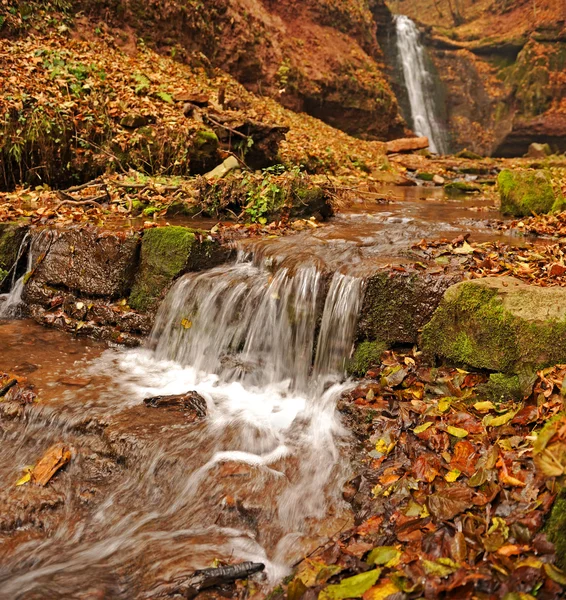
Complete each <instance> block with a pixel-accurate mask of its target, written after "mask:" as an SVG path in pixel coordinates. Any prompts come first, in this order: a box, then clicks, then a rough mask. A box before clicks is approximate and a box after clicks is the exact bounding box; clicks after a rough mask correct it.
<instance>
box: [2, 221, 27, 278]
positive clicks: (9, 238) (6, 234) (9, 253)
mask: <svg viewBox="0 0 566 600" xmlns="http://www.w3.org/2000/svg"><path fill="white" fill-rule="evenodd" d="M25 233H26V228H25V227H21V226H20V225H17V224H14V223H0V272H1V271H2V270H4V271H9V270H10V269H11V268H12V266H13V264H14V263H15V262H16V259H17V257H18V251H19V249H20V245H21V243H22V240H23V239H24V235H25ZM0 279H1V278H0Z"/></svg>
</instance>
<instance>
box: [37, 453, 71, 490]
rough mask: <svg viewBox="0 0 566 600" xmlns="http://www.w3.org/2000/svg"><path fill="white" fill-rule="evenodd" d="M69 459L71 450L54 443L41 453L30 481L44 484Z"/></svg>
mask: <svg viewBox="0 0 566 600" xmlns="http://www.w3.org/2000/svg"><path fill="white" fill-rule="evenodd" d="M70 460H71V451H70V450H69V448H68V447H67V446H64V445H63V444H55V445H54V446H51V448H49V450H47V452H46V453H45V454H44V455H43V457H42V458H41V460H40V461H39V462H38V463H37V465H36V466H35V468H34V469H33V473H32V476H31V478H32V481H33V482H34V483H36V484H37V485H41V486H45V485H47V483H48V482H49V481H50V479H51V478H52V477H53V475H55V473H57V471H58V470H59V469H61V467H64V466H65V465H66V464H67V463H68V462H69V461H70Z"/></svg>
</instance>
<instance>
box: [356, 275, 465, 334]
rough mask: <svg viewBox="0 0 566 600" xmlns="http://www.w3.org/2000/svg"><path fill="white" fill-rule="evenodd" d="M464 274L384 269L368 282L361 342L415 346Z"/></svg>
mask: <svg viewBox="0 0 566 600" xmlns="http://www.w3.org/2000/svg"><path fill="white" fill-rule="evenodd" d="M460 280H461V275H459V274H454V275H432V274H430V273H427V272H426V271H419V272H414V273H403V272H398V271H390V270H383V271H379V272H377V273H376V274H375V275H372V276H371V277H369V278H368V279H367V282H366V290H365V295H364V303H363V307H362V310H361V311H360V315H361V316H360V320H359V322H358V339H369V340H381V341H383V342H385V343H388V344H414V343H415V342H416V341H417V339H418V335H419V332H420V330H421V329H422V327H423V326H424V325H425V324H426V323H427V322H428V321H429V320H430V319H431V317H432V315H433V313H434V311H435V310H436V308H437V307H438V305H439V304H440V302H441V300H442V297H443V295H444V292H445V291H446V290H447V289H448V288H449V287H450V286H451V285H453V284H454V283H456V282H458V281H460Z"/></svg>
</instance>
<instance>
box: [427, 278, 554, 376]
mask: <svg viewBox="0 0 566 600" xmlns="http://www.w3.org/2000/svg"><path fill="white" fill-rule="evenodd" d="M422 343H423V349H424V351H425V352H426V353H427V354H429V355H430V356H434V357H440V358H444V359H447V360H449V361H451V362H453V363H455V364H461V365H469V366H471V367H476V368H480V369H488V370H490V371H499V372H501V373H506V374H523V373H525V372H527V371H529V370H533V369H536V368H540V367H544V366H548V365H554V364H558V363H563V362H565V361H566V289H564V288H540V287H535V286H531V285H528V284H526V283H523V282H521V281H519V280H517V279H514V278H513V277H486V278H484V279H476V280H473V281H465V282H461V283H458V284H456V285H454V286H452V287H451V288H450V289H448V290H447V292H446V293H445V295H444V298H443V300H442V303H441V304H440V306H439V307H438V309H437V310H436V312H435V313H434V316H433V318H432V320H431V321H430V322H429V323H428V324H427V325H426V326H425V327H424V329H423V334H422Z"/></svg>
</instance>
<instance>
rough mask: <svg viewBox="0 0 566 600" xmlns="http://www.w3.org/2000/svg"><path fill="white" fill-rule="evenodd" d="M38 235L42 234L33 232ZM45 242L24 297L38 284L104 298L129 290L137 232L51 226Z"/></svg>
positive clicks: (118, 296) (136, 247) (31, 293)
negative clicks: (60, 228) (42, 254)
mask: <svg viewBox="0 0 566 600" xmlns="http://www.w3.org/2000/svg"><path fill="white" fill-rule="evenodd" d="M34 235H41V234H34ZM51 236H52V237H51V239H50V240H49V241H48V240H47V239H45V240H44V242H45V257H44V258H43V260H41V261H39V262H38V263H37V264H36V265H34V271H33V274H32V276H31V277H30V279H29V281H28V282H27V284H26V287H25V289H24V301H26V298H27V299H28V300H29V299H30V298H31V296H33V294H35V293H37V292H38V291H37V290H36V289H34V288H38V287H45V286H47V287H55V288H65V289H66V290H69V291H73V292H78V293H81V294H85V295H86V296H95V297H96V296H98V297H102V296H103V297H105V298H120V297H123V296H125V295H127V294H128V292H129V290H130V288H131V286H132V282H133V278H134V273H135V269H136V265H137V251H138V242H139V236H138V235H137V234H131V233H128V234H125V233H114V232H110V231H102V230H98V229H95V228H92V227H89V228H76V229H66V230H63V231H58V230H53V231H52V234H51Z"/></svg>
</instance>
